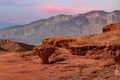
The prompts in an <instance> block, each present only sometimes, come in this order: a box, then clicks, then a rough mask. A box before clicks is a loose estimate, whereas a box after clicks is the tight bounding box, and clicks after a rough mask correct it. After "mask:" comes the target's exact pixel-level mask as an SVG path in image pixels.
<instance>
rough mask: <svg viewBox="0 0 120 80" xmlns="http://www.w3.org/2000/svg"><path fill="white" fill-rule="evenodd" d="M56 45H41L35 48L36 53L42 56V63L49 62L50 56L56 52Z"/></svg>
mask: <svg viewBox="0 0 120 80" xmlns="http://www.w3.org/2000/svg"><path fill="white" fill-rule="evenodd" d="M56 49H57V48H56V47H55V46H52V45H40V46H36V47H34V48H33V52H34V54H35V55H38V56H39V57H40V58H41V63H42V64H48V63H49V57H50V56H51V55H52V54H53V53H55V51H56Z"/></svg>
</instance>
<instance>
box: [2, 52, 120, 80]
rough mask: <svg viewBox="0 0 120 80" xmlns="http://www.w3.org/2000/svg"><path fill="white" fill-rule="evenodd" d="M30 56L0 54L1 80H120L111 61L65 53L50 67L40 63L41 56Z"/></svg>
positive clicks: (52, 62) (24, 54)
mask: <svg viewBox="0 0 120 80" xmlns="http://www.w3.org/2000/svg"><path fill="white" fill-rule="evenodd" d="M62 52H64V51H62ZM28 54H31V52H24V53H6V52H0V80H120V77H118V76H115V75H114V69H115V65H114V62H113V61H112V60H96V59H87V58H85V57H84V56H76V55H71V54H67V53H66V54H60V55H59V56H57V57H55V58H54V59H51V64H40V59H39V57H38V56H33V55H28Z"/></svg>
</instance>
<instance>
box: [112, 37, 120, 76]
mask: <svg viewBox="0 0 120 80" xmlns="http://www.w3.org/2000/svg"><path fill="white" fill-rule="evenodd" d="M110 50H111V54H112V58H113V60H114V61H115V63H116V70H115V75H119V76H120V38H118V39H116V40H113V41H111V42H110Z"/></svg>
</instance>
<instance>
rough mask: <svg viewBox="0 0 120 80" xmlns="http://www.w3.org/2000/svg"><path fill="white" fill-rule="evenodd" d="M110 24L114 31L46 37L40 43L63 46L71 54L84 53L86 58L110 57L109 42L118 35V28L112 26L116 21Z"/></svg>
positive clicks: (119, 30)
mask: <svg viewBox="0 0 120 80" xmlns="http://www.w3.org/2000/svg"><path fill="white" fill-rule="evenodd" d="M112 25H113V26H112ZM112 25H110V27H111V28H110V30H111V29H114V30H115V31H113V32H107V33H102V34H97V35H90V36H82V37H53V38H47V39H43V42H42V44H43V45H46V44H49V45H54V46H57V47H63V48H66V49H68V50H69V51H71V53H72V54H76V55H84V56H86V57H88V58H95V59H100V58H104V59H105V58H111V54H110V53H109V43H110V42H111V41H113V40H115V39H117V38H119V37H120V36H119V35H120V29H119V28H114V27H115V25H117V26H119V24H118V23H116V24H112ZM107 26H108V25H107ZM112 27H113V28H112ZM104 32H105V31H104Z"/></svg>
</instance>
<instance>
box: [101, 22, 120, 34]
mask: <svg viewBox="0 0 120 80" xmlns="http://www.w3.org/2000/svg"><path fill="white" fill-rule="evenodd" d="M119 29H120V23H116V24H114V23H113V24H108V25H106V26H104V27H103V33H105V32H110V31H115V30H119Z"/></svg>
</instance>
